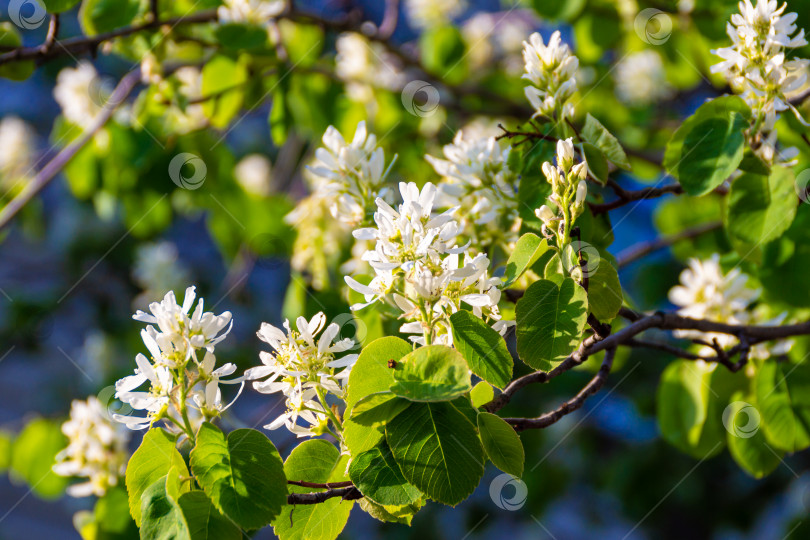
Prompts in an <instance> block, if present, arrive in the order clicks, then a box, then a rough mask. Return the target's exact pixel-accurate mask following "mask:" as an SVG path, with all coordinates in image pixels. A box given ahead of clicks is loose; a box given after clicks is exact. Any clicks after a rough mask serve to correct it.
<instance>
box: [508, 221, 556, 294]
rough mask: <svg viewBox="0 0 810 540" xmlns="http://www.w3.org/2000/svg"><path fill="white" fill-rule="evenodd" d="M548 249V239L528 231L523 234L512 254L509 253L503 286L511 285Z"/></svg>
mask: <svg viewBox="0 0 810 540" xmlns="http://www.w3.org/2000/svg"><path fill="white" fill-rule="evenodd" d="M546 251H548V241H547V240H546V239H545V238H543V239H541V238H540V237H539V236H537V235H536V234H534V233H526V234H524V235H523V236H521V237H520V238H519V239H518V241H517V243H516V244H515V249H514V250H513V251H512V254H511V255H509V260H507V261H506V272H505V273H504V276H503V278H504V283H503V285H502V286H501V287H502V288H503V289H506V288H508V287H510V286H511V285H512V284H513V283H514V282H516V281H517V280H518V279H520V276H522V275H523V272H525V271H526V270H527V269H529V268H531V267H532V265H533V264H534V263H536V262H537V259H539V258H540V257H541V256H542V255H543V253H545V252H546Z"/></svg>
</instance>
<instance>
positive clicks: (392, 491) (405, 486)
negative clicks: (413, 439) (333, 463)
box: [349, 442, 422, 506]
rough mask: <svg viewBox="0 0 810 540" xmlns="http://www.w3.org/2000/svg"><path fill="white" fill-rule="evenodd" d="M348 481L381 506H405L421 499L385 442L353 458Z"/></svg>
mask: <svg viewBox="0 0 810 540" xmlns="http://www.w3.org/2000/svg"><path fill="white" fill-rule="evenodd" d="M349 478H350V479H351V481H352V482H353V483H354V485H355V486H356V487H357V489H359V490H360V493H362V494H363V496H365V497H366V498H368V499H369V500H371V501H373V502H375V503H377V504H380V505H383V506H404V505H407V504H413V503H415V502H416V501H418V500H419V499H421V498H422V494H421V493H420V492H419V490H418V489H416V488H415V487H413V486H412V485H410V484H409V483H408V481H407V480H405V477H404V476H402V472H401V471H400V470H399V466H398V465H397V464H396V462H395V461H394V456H393V455H392V454H391V449H390V448H388V445H387V444H386V443H385V442H382V443H381V444H380V445H379V446H377V447H375V448H372V449H371V450H368V451H366V452H363V453H362V454H360V455H359V456H357V457H356V458H354V459H353V460H352V463H351V465H349Z"/></svg>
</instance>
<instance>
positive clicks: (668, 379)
mask: <svg viewBox="0 0 810 540" xmlns="http://www.w3.org/2000/svg"><path fill="white" fill-rule="evenodd" d="M712 367H713V366H708V365H701V364H698V363H696V362H691V361H688V360H677V361H675V362H673V363H671V364H670V365H668V366H667V368H666V369H665V370H664V373H663V374H662V375H661V382H660V384H659V386H658V395H657V404H658V407H657V408H658V426H659V428H660V429H661V435H662V436H663V437H664V439H665V440H667V441H668V442H669V443H670V444H672V445H673V446H675V447H676V448H678V449H679V450H681V451H682V452H685V453H687V454H689V455H691V456H693V457H695V458H698V459H704V458H708V457H710V456H713V455H715V454H717V453H718V452H720V451H721V450H722V449H723V445H722V443H723V441H724V438H725V437H724V434H723V425H722V422H721V415H720V414H712V413H711V411H713V410H715V408H713V407H711V406H710V401H711V399H712V394H711V391H712V390H711V378H712V371H711V368H712Z"/></svg>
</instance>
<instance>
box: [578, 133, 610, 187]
mask: <svg viewBox="0 0 810 540" xmlns="http://www.w3.org/2000/svg"><path fill="white" fill-rule="evenodd" d="M581 147H582V153H583V155H584V156H585V162H586V164H587V166H588V172H590V173H591V176H593V177H594V178H595V179H596V180H597V181H598V182H599V183H600V184H602V185H603V186H604V185H605V184H607V181H608V174H609V172H610V171H609V170H608V162H607V159H605V155H604V154H603V153H602V151H601V150H600V149H599V148H597V147H596V146H594V145H592V144H591V143H582V145H581Z"/></svg>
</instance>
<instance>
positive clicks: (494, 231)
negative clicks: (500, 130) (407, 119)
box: [425, 131, 520, 251]
mask: <svg viewBox="0 0 810 540" xmlns="http://www.w3.org/2000/svg"><path fill="white" fill-rule="evenodd" d="M509 150H510V149H509V148H508V147H507V148H506V149H501V147H500V146H499V144H498V141H496V140H495V137H485V138H481V139H472V140H468V139H465V138H464V134H463V132H462V131H459V132H458V133H456V136H455V138H454V139H453V144H448V145H446V146H445V147H444V149H443V151H444V156H445V158H447V159H439V158H435V157H433V156H430V155H427V156H425V158H426V159H427V160H428V161H429V162H430V164H431V165H433V168H434V169H435V170H436V172H437V173H438V174H440V175H441V176H442V177H443V182H442V183H441V184H439V190H440V194H441V195H442V197H441V198H440V205H441V206H446V207H460V208H463V209H464V212H463V215H462V216H460V217H459V222H460V225H461V231H462V233H463V234H465V235H466V236H468V237H469V238H470V239H471V240H472V241H473V243H474V244H475V245H476V246H478V247H479V248H480V249H482V250H484V251H488V248H489V247H490V246H493V245H500V246H501V247H503V248H505V249H508V248H509V246H511V245H512V244H513V243H514V242H515V241H517V237H518V232H519V228H520V220H519V219H518V208H517V180H518V177H517V174H515V173H514V172H512V171H511V170H510V169H509V166H508V165H507V161H508V159H509Z"/></svg>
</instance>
